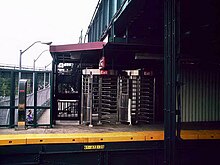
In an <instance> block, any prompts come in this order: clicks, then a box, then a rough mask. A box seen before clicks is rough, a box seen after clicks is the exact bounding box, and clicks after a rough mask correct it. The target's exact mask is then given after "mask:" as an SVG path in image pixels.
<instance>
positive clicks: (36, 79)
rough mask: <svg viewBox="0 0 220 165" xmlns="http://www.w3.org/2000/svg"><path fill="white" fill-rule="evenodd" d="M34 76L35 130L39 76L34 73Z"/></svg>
mask: <svg viewBox="0 0 220 165" xmlns="http://www.w3.org/2000/svg"><path fill="white" fill-rule="evenodd" d="M33 74H34V91H33V92H34V128H36V127H37V88H38V84H37V82H38V75H37V72H35V71H34V72H33Z"/></svg>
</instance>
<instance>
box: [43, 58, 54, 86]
mask: <svg viewBox="0 0 220 165" xmlns="http://www.w3.org/2000/svg"><path fill="white" fill-rule="evenodd" d="M51 64H52V62H50V63H49V64H47V65H46V66H45V71H46V70H47V67H48V66H50V65H51ZM48 84H49V86H50V73H49V75H48ZM44 88H46V72H45V73H44Z"/></svg>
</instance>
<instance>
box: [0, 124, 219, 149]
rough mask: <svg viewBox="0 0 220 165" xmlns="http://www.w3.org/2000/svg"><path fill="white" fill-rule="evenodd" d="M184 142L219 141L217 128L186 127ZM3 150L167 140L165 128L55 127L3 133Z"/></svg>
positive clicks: (8, 130) (4, 131) (134, 126)
mask: <svg viewBox="0 0 220 165" xmlns="http://www.w3.org/2000/svg"><path fill="white" fill-rule="evenodd" d="M182 125H183V126H182V130H181V138H182V140H211V139H213V140H214V139H220V129H219V125H218V124H214V123H213V124H211V123H209V124H208V123H206V124H204V123H203V125H202V124H200V125H199V124H197V125H196V124H189V123H185V124H184V123H183V124H182ZM0 134H1V135H0V146H5V145H27V144H58V143H99V142H131V141H158V140H159V141H162V140H164V131H163V124H153V125H148V124H142V125H126V124H120V125H117V124H103V125H97V126H94V127H89V126H87V125H79V124H78V125H77V124H75V125H63V124H60V125H59V124H58V125H55V126H54V128H48V127H38V128H33V127H28V128H27V129H24V130H16V129H12V128H11V129H8V128H1V129H0Z"/></svg>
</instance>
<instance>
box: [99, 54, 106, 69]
mask: <svg viewBox="0 0 220 165" xmlns="http://www.w3.org/2000/svg"><path fill="white" fill-rule="evenodd" d="M104 68H105V57H102V58H101V59H100V60H99V69H104Z"/></svg>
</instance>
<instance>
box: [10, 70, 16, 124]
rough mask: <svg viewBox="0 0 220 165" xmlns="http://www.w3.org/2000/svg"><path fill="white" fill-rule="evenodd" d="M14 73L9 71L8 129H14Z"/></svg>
mask: <svg viewBox="0 0 220 165" xmlns="http://www.w3.org/2000/svg"><path fill="white" fill-rule="evenodd" d="M14 106H15V72H14V71H13V70H12V71H11V89H10V121H9V127H10V128H12V127H14V122H15V108H14Z"/></svg>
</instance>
